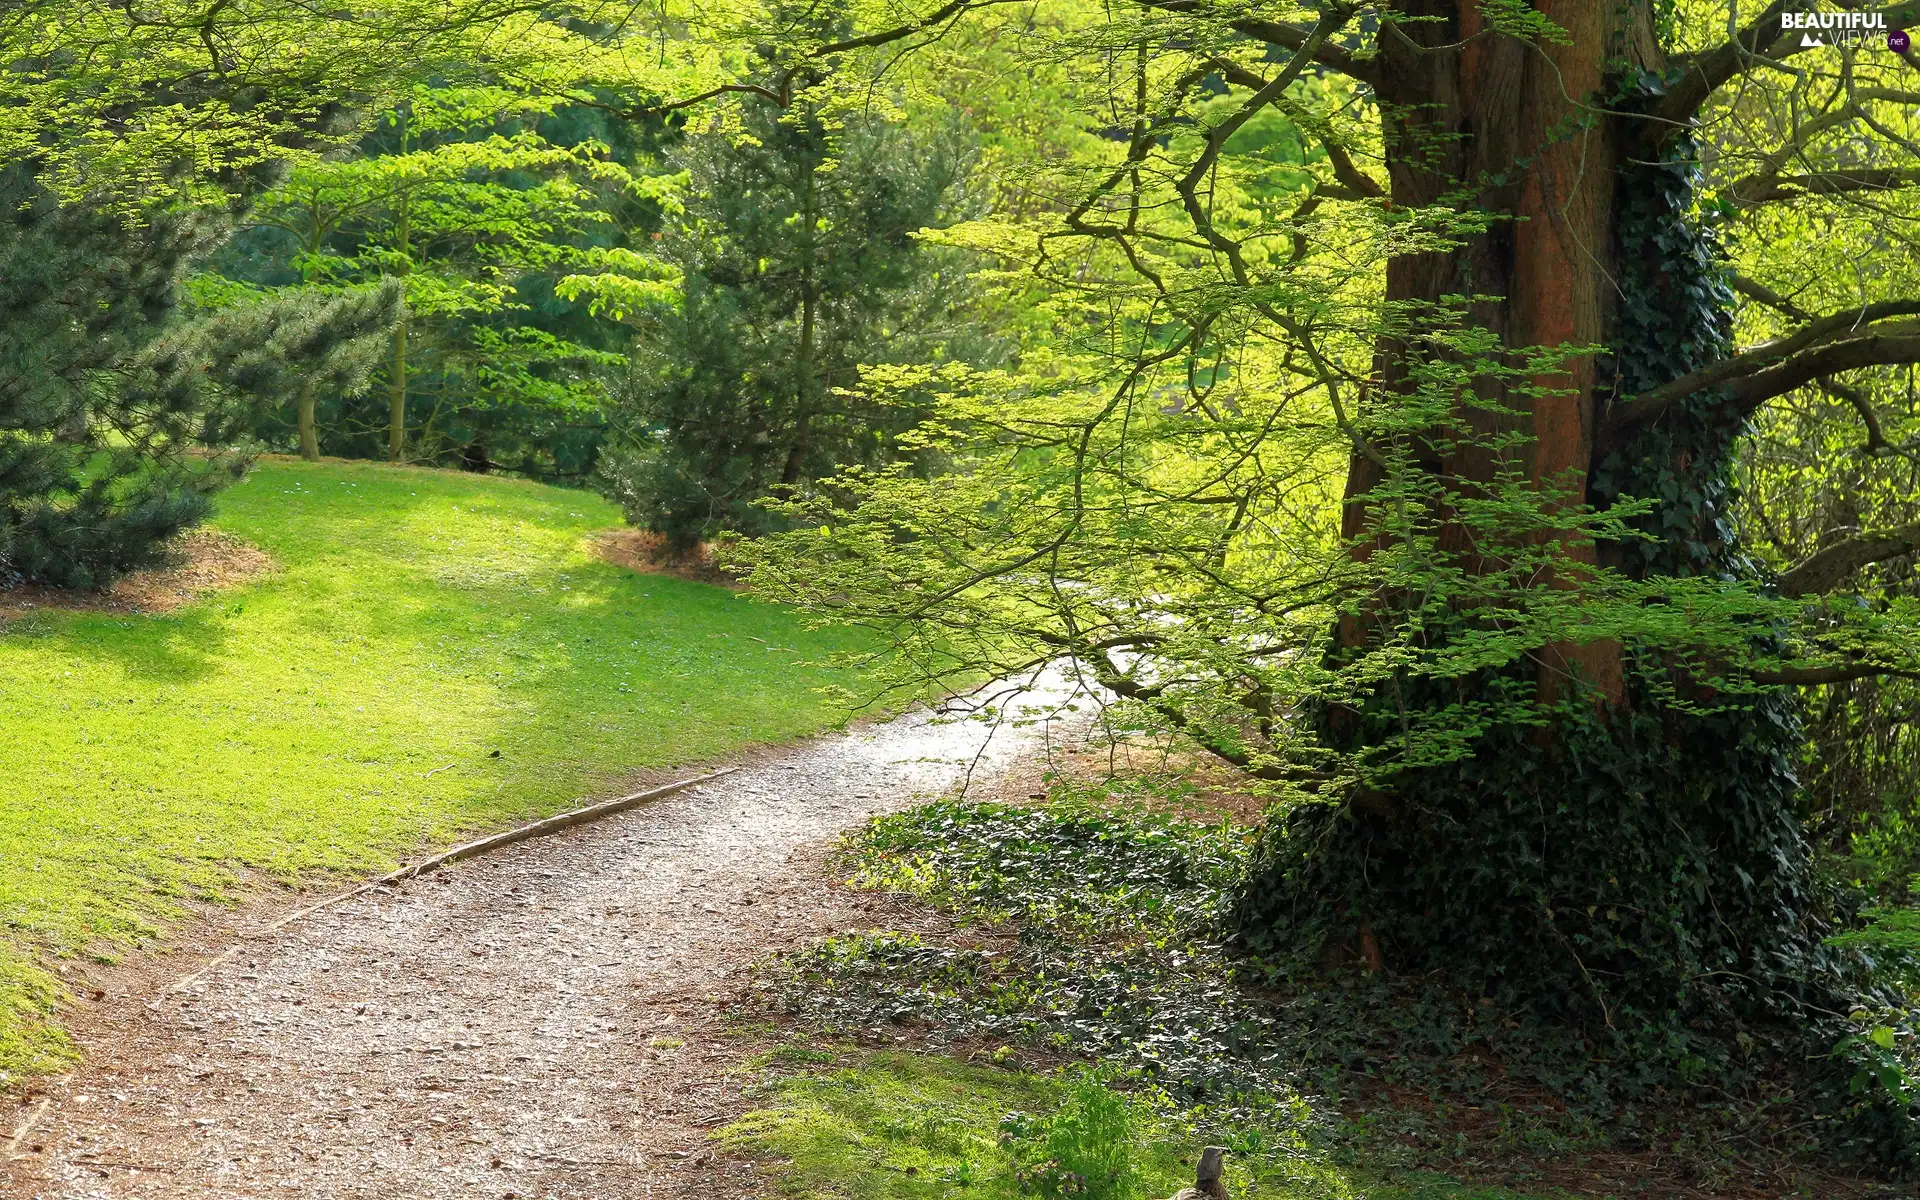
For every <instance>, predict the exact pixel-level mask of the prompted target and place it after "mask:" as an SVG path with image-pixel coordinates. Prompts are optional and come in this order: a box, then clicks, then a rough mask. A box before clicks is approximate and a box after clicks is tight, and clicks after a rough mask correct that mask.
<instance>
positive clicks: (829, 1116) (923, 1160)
mask: <svg viewBox="0 0 1920 1200" xmlns="http://www.w3.org/2000/svg"><path fill="white" fill-rule="evenodd" d="M778 1059H779V1056H778V1055H776V1061H778ZM802 1062H804V1060H802ZM791 1065H802V1064H800V1063H795V1064H791ZM1064 1091H1065V1089H1064V1087H1063V1086H1062V1084H1061V1083H1060V1082H1059V1081H1058V1080H1056V1079H1053V1078H1048V1077H1043V1076H1037V1075H1032V1074H1027V1073H1025V1072H1020V1071H1008V1070H1001V1069H998V1068H995V1067H987V1066H972V1065H968V1064H966V1063H961V1062H957V1061H955V1060H953V1059H950V1058H944V1057H941V1056H939V1055H914V1054H876V1055H871V1056H867V1057H864V1058H862V1059H861V1060H860V1061H858V1062H856V1063H855V1064H854V1065H852V1066H848V1067H844V1068H841V1069H839V1070H831V1071H826V1072H823V1073H803V1074H799V1075H793V1076H787V1077H785V1078H782V1079H780V1080H779V1081H778V1082H777V1083H775V1084H773V1086H772V1088H771V1092H770V1094H769V1096H768V1097H767V1098H766V1099H767V1100H768V1101H769V1103H768V1105H767V1107H765V1108H763V1109H761V1110H760V1111H758V1112H755V1113H752V1114H750V1115H749V1116H747V1117H746V1118H744V1119H742V1120H741V1121H739V1122H736V1123H735V1124H733V1125H731V1126H729V1127H727V1128H726V1129H724V1130H722V1131H721V1134H720V1137H721V1140H722V1141H723V1142H725V1143H726V1144H728V1145H729V1146H731V1147H732V1148H734V1149H736V1150H738V1151H741V1152H743V1153H746V1154H748V1155H750V1156H751V1157H754V1158H756V1159H758V1160H759V1161H760V1162H761V1163H762V1165H763V1166H764V1167H765V1168H766V1169H767V1171H768V1172H769V1173H770V1174H771V1175H772V1177H773V1179H774V1181H775V1184H776V1186H777V1187H778V1188H779V1190H780V1193H781V1194H782V1195H784V1196H790V1197H794V1198H796V1200H802V1198H804V1200H843V1198H845V1200H944V1198H948V1197H953V1196H972V1197H977V1200H1020V1198H1022V1197H1031V1196H1032V1195H1033V1192H1032V1191H1030V1190H1023V1189H1022V1188H1021V1187H1020V1185H1019V1184H1018V1183H1017V1182H1016V1180H1015V1178H1014V1175H1013V1161H1012V1159H1011V1158H1010V1157H1009V1153H1008V1151H1007V1150H1006V1149H1005V1148H1004V1147H1003V1146H1002V1145H1001V1142H1000V1140H999V1137H998V1133H999V1129H1000V1121H1001V1118H1002V1117H1003V1116H1004V1115H1005V1114H1007V1113H1009V1112H1013V1111H1021V1112H1026V1113H1031V1114H1039V1115H1044V1114H1046V1113H1049V1112H1050V1111H1052V1110H1053V1109H1054V1108H1055V1107H1056V1106H1057V1105H1058V1104H1059V1103H1060V1101H1061V1099H1062V1096H1063V1093H1064ZM1198 1147H1199V1142H1198V1141H1197V1140H1195V1139H1194V1138H1191V1137H1182V1136H1180V1134H1179V1132H1178V1131H1175V1130H1171V1129H1167V1128H1153V1127H1152V1126H1151V1125H1150V1124H1148V1125H1147V1126H1146V1127H1143V1128H1141V1129H1140V1131H1139V1133H1138V1134H1137V1140H1136V1141H1135V1142H1134V1143H1133V1161H1134V1164H1135V1167H1136V1169H1137V1170H1138V1171H1139V1172H1140V1175H1141V1184H1142V1186H1141V1188H1140V1189H1139V1190H1138V1191H1137V1192H1136V1193H1135V1197H1136V1200H1137V1198H1138V1197H1160V1196H1169V1195H1172V1194H1173V1193H1174V1192H1176V1191H1178V1190H1180V1189H1181V1188H1182V1187H1184V1186H1186V1185H1188V1184H1191V1183H1192V1182H1193V1158H1194V1155H1195V1153H1196V1152H1197V1151H1198ZM1228 1162H1229V1173H1228V1176H1227V1180H1226V1182H1227V1185H1228V1190H1229V1192H1230V1193H1231V1194H1232V1195H1234V1196H1236V1197H1246V1198H1247V1200H1255V1198H1258V1200H1529V1197H1528V1196H1527V1195H1526V1194H1524V1193H1520V1192H1514V1191H1509V1190H1507V1189H1505V1188H1497V1187H1476V1186H1472V1185H1467V1184H1460V1183H1455V1182H1453V1181H1451V1180H1448V1179H1443V1178H1441V1177H1439V1176H1434V1175H1406V1174H1401V1175H1396V1176H1391V1177H1381V1176H1379V1175H1375V1174H1371V1173H1362V1172H1358V1171H1353V1170H1349V1169H1347V1168H1344V1167H1341V1166H1339V1165H1337V1164H1335V1163H1332V1162H1330V1161H1327V1159H1326V1156H1325V1155H1323V1154H1318V1153H1315V1152H1314V1151H1312V1150H1310V1149H1308V1148H1306V1147H1305V1146H1302V1147H1299V1148H1296V1149H1295V1150H1294V1151H1292V1152H1285V1153H1283V1152H1279V1151H1277V1150H1275V1151H1270V1152H1269V1153H1267V1154H1264V1155H1260V1156H1250V1155H1248V1154H1246V1153H1245V1152H1242V1153H1239V1154H1236V1155H1230V1156H1229V1159H1228Z"/></svg>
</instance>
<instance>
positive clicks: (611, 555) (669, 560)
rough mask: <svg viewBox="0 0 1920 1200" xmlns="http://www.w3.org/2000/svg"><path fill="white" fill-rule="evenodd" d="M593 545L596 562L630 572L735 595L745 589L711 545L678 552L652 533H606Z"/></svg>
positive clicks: (603, 532) (632, 530)
mask: <svg viewBox="0 0 1920 1200" xmlns="http://www.w3.org/2000/svg"><path fill="white" fill-rule="evenodd" d="M590 545H591V547H592V550H593V555H594V557H595V558H598V559H600V560H601V561H602V562H610V563H612V564H613V565H614V566H616V567H625V568H627V569H628V570H629V571H643V572H645V573H647V574H649V575H673V576H676V577H678V578H680V579H690V580H692V581H693V582H695V583H710V584H713V585H715V586H716V587H723V588H731V589H732V590H734V591H736V592H737V591H739V590H741V589H742V588H743V587H745V586H746V585H745V584H743V583H741V581H740V578H739V576H737V575H735V574H733V573H732V572H731V571H728V570H727V569H726V568H725V567H722V566H721V565H720V564H719V562H718V561H716V556H715V554H714V547H713V543H711V542H702V543H700V545H698V546H696V547H694V548H693V549H692V550H675V549H674V548H673V547H671V546H669V545H667V539H666V538H664V537H662V536H661V535H660V534H657V533H653V532H651V531H649V530H645V529H607V530H602V531H601V532H599V533H596V534H594V535H593V537H592V538H591V539H590Z"/></svg>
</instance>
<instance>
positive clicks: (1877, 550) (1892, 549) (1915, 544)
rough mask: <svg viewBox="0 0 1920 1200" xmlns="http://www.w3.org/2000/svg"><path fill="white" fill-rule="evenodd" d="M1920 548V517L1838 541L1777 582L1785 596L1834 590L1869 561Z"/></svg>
mask: <svg viewBox="0 0 1920 1200" xmlns="http://www.w3.org/2000/svg"><path fill="white" fill-rule="evenodd" d="M1916 551H1920V521H1915V522H1914V523H1913V524H1911V525H1901V526H1899V527H1897V528H1894V529H1883V530H1878V531H1875V532H1871V533H1862V534H1857V535H1855V536H1854V537H1850V538H1848V539H1847V540H1846V541H1844V542H1836V543H1834V544H1833V545H1831V546H1828V547H1827V548H1826V549H1825V550H1822V551H1820V552H1819V553H1817V554H1815V555H1813V556H1812V557H1811V558H1809V559H1807V560H1806V561H1805V562H1803V563H1801V564H1799V565H1798V566H1796V567H1793V568H1791V569H1789V570H1786V571H1783V572H1781V574H1780V578H1779V579H1777V580H1775V581H1774V586H1775V587H1777V588H1778V589H1779V590H1780V594H1781V595H1782V596H1796V597H1797V596H1807V595H1814V594H1817V593H1822V592H1828V591H1832V590H1833V588H1834V587H1835V586H1836V585H1838V584H1839V583H1840V581H1841V580H1843V579H1845V578H1846V577H1847V576H1849V575H1851V574H1853V573H1854V572H1855V571H1857V570H1859V569H1860V568H1861V567H1864V566H1866V565H1867V564H1869V563H1877V562H1882V561H1884V560H1886V559H1889V558H1898V557H1900V556H1901V555H1902V554H1912V553H1914V552H1916Z"/></svg>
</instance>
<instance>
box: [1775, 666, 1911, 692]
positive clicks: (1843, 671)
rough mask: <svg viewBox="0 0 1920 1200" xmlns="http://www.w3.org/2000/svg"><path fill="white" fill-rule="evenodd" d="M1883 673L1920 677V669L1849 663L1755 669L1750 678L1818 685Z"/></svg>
mask: <svg viewBox="0 0 1920 1200" xmlns="http://www.w3.org/2000/svg"><path fill="white" fill-rule="evenodd" d="M1881 675H1892V676H1895V677H1897V678H1900V679H1920V671H1910V670H1907V669H1905V668H1902V667H1887V666H1881V665H1879V664H1878V663H1849V664H1848V665H1847V666H1844V667H1781V668H1780V669H1779V670H1777V671H1755V672H1753V673H1752V674H1750V675H1749V676H1748V678H1749V679H1751V680H1753V681H1754V682H1755V683H1776V684H1786V685H1789V686H1795V687H1818V686H1819V685H1821V684H1823V683H1846V682H1847V681H1849V680H1853V679H1872V678H1875V677H1877V676H1881Z"/></svg>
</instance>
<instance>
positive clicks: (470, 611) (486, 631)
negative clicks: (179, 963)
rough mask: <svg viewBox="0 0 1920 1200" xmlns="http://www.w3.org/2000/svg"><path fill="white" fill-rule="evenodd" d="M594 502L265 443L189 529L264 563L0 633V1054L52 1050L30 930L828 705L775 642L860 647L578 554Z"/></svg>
mask: <svg viewBox="0 0 1920 1200" xmlns="http://www.w3.org/2000/svg"><path fill="white" fill-rule="evenodd" d="M618 521H619V516H618V513H617V511H616V510H614V509H613V508H612V507H611V506H609V505H607V504H606V503H605V502H604V501H601V500H599V499H597V498H596V497H594V496H592V495H589V494H585V493H582V492H578V491H561V490H557V489H553V488H547V487H542V486H539V485H535V484H530V483H521V482H512V481H507V480H494V479H486V478H481V477H477V476H472V475H463V474H456V473H442V472H435V471H426V470H417V469H394V468H388V467H378V466H371V465H368V466H332V465H329V466H306V465H302V464H289V463H280V462H272V463H263V464H261V465H259V466H257V467H256V468H255V469H254V471H253V473H252V474H251V475H250V476H249V477H248V478H247V480H246V481H245V482H244V483H242V484H240V485H239V486H238V487H236V488H234V489H232V490H231V491H229V492H227V493H225V494H224V495H223V497H222V499H221V501H220V509H219V513H218V516H217V518H216V523H217V525H218V527H219V528H220V529H222V530H224V531H226V532H229V533H232V534H235V535H237V536H240V537H243V538H246V539H247V540H249V541H251V542H253V543H255V544H256V545H258V546H260V547H261V548H263V549H264V550H266V551H267V552H269V553H270V554H272V555H273V556H274V558H275V559H276V560H277V563H278V569H277V570H276V571H275V572H274V573H273V574H272V575H270V576H268V577H266V578H264V579H261V580H258V581H256V582H254V583H251V584H248V585H246V586H245V587H243V588H241V589H239V590H237V591H233V592H227V593H222V594H219V595H216V596H214V597H211V598H209V599H207V600H205V601H203V602H201V603H199V604H196V605H194V606H192V607H189V608H187V609H184V610H182V611H180V612H178V613H175V614H172V615H169V616H123V615H111V616H109V615H74V614H62V613H46V614H44V615H40V616H36V617H32V618H24V619H19V620H13V621H9V622H4V623H0V727H4V728H5V730H6V737H5V738H4V739H3V740H0V779H4V781H5V782H4V784H0V923H4V925H5V926H6V927H7V928H8V930H9V931H10V937H11V939H12V941H11V942H10V944H9V946H8V948H7V949H6V950H5V951H4V957H0V989H6V990H5V993H4V994H5V995H6V996H7V997H9V998H10V999H8V1001H7V1003H8V1005H9V1008H8V1010H7V1012H6V1015H5V1016H4V1017H0V1047H4V1048H6V1049H5V1051H4V1052H5V1054H6V1057H5V1058H0V1070H5V1071H9V1072H12V1071H19V1070H22V1069H25V1068H29V1067H32V1066H33V1065H34V1062H35V1060H34V1057H33V1055H32V1054H30V1053H29V1052H28V1051H29V1049H30V1047H31V1046H39V1047H42V1048H44V1047H45V1046H47V1045H48V1044H49V1043H48V1042H47V1039H46V1035H45V1032H44V1028H43V1027H39V1026H37V1025H36V1022H37V1021H40V1020H43V1019H44V1009H43V1008H42V1007H41V1005H42V1001H43V1000H44V993H43V992H40V991H37V990H36V989H39V988H42V987H43V986H44V984H45V981H46V976H45V975H43V974H41V973H40V972H39V970H38V969H36V968H33V967H31V966H30V965H29V960H28V959H27V958H26V957H25V956H26V955H27V954H28V953H29V952H31V951H33V950H44V951H47V952H51V953H52V954H54V955H55V956H59V957H67V956H74V955H82V954H94V953H98V954H112V953H115V952H117V951H119V950H121V949H123V948H125V947H127V946H129V945H132V944H135V943H138V942H143V941H146V940H149V939H151V938H152V937H153V936H155V934H156V933H157V932H158V930H159V929H160V927H161V924H162V923H163V922H164V921H165V920H166V919H167V918H169V917H172V916H176V915H178V914H179V912H180V905H181V902H182V901H183V900H186V899H189V898H194V897H220V896H228V895H231V894H232V893H233V890H234V887H235V883H236V880H235V875H234V871H235V869H236V868H242V869H248V870H254V871H260V872H264V873H265V874H266V875H267V876H269V877H271V878H273V879H277V880H283V881H293V880H297V879H311V878H312V877H313V876H315V875H316V874H317V873H322V872H331V871H342V872H360V871H365V870H368V869H370V868H376V867H377V868H384V867H386V866H388V865H391V864H392V863H393V861H394V859H395V858H396V857H397V856H400V855H405V854H407V853H409V852H410V851H412V850H413V849H414V848H416V847H417V846H419V845H420V844H421V843H422V842H434V841H444V840H446V839H448V838H451V837H452V836H454V835H455V834H457V833H459V832H462V831H464V830H469V829H474V828H479V827H484V826H489V825H498V824H502V823H505V822H508V821H513V820H517V819H520V818H524V817H531V816H536V815H540V814H543V813H547V812H552V811H554V810H556V809H558V808H561V807H565V806H568V805H571V804H573V803H575V802H577V801H578V800H580V799H581V798H582V797H583V796H585V795H587V794H590V793H592V792H593V791H595V790H597V789H600V788H604V787H608V786H611V785H614V784H616V783H617V781H618V780H619V778H620V776H621V775H622V773H623V772H625V771H628V770H631V769H634V768H637V767H644V766H658V765H662V764H668V763H676V762H690V761H699V760H702V759H707V758H712V757H714V756H716V755H720V754H725V753H727V752H729V751H732V750H734V749H736V748H738V747H740V746H742V745H745V744H748V743H753V742H761V741H774V740H779V739H784V738H791V737H795V736H799V735H801V734H805V733H810V732H812V731H814V730H816V729H818V728H820V727H821V726H823V725H826V724H830V723H832V722H833V721H835V720H837V719H838V718H839V716H840V713H839V711H838V710H836V709H835V708H833V707H832V706H831V705H830V704H829V703H828V701H827V700H826V699H825V698H824V697H823V696H821V695H818V694H816V693H815V692H813V691H812V690H811V689H813V688H816V687H818V686H820V685H823V684H825V683H828V682H830V681H833V680H836V679H839V678H841V676H839V675H838V674H837V673H835V672H833V671H830V670H826V669H823V668H816V667H810V666H804V665H801V662H802V660H815V659H819V658H822V657H825V656H826V655H827V654H829V653H831V652H833V651H838V650H845V649H851V648H853V647H854V646H855V645H857V642H854V641H851V640H849V639H848V638H847V637H845V636H843V635H833V634H827V633H813V632H808V631H806V630H805V629H803V628H802V627H801V626H800V624H799V622H798V621H797V620H795V619H794V618H793V617H791V616H789V615H788V614H786V613H784V612H781V611H780V610H777V609H774V608H772V607H769V606H766V605H762V604H757V603H754V602H751V601H748V600H745V599H742V598H740V597H738V596H735V595H733V594H731V593H729V592H726V591H724V590H721V589H719V588H712V587H706V586H702V585H698V584H692V583H686V582H682V581H680V580H677V579H671V578H664V577H653V576H640V575H636V574H634V573H632V572H629V571H626V570H623V569H621V568H617V567H613V566H609V565H606V564H604V563H600V562H598V561H595V560H594V559H592V558H591V557H589V555H588V554H587V552H586V548H585V545H584V539H585V538H586V536H587V535H588V534H589V533H591V532H592V531H594V530H597V529H604V528H607V527H609V526H613V525H616V524H617V523H618ZM496 751H497V752H498V753H499V757H497V758H496V757H492V756H493V754H494V753H495V752H496ZM448 764H453V769H451V770H446V771H438V772H436V773H435V774H433V775H432V776H431V777H430V778H429V777H427V772H429V771H432V770H434V769H435V768H439V767H443V766H446V765H448ZM36 1028H41V1032H40V1033H39V1034H34V1035H31V1037H30V1036H29V1033H27V1032H23V1031H31V1030H34V1029H36ZM23 1039H26V1040H23ZM42 1061H44V1060H42Z"/></svg>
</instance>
